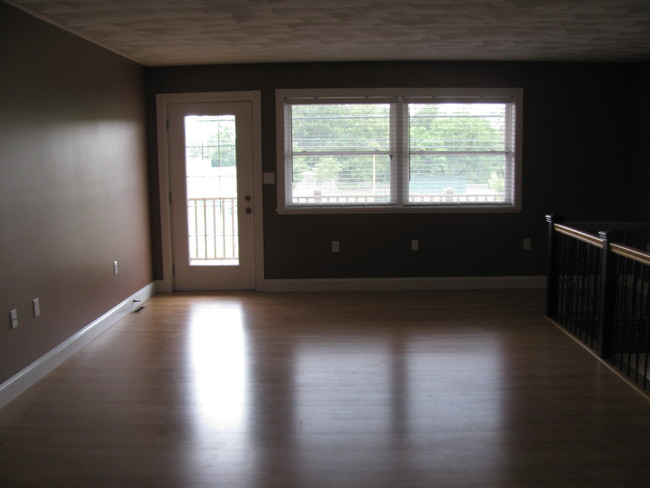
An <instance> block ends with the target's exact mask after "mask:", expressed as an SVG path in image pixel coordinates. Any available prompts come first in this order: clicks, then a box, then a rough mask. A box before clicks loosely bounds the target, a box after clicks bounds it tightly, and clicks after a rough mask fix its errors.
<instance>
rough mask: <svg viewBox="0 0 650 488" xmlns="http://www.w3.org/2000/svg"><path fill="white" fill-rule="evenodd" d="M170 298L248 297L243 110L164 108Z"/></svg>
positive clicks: (244, 106) (248, 138)
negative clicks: (177, 294)
mask: <svg viewBox="0 0 650 488" xmlns="http://www.w3.org/2000/svg"><path fill="white" fill-rule="evenodd" d="M168 123H169V132H168V137H169V165H170V167H169V174H170V190H171V209H170V211H171V226H172V259H173V268H174V289H175V290H252V289H255V235H254V234H255V224H254V216H253V209H254V205H253V204H254V201H253V198H254V196H255V195H254V194H253V190H254V185H253V126H252V123H253V122H252V104H251V103H250V102H209V103H173V104H170V105H169V106H168Z"/></svg>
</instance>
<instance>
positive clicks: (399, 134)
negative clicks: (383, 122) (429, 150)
mask: <svg viewBox="0 0 650 488" xmlns="http://www.w3.org/2000/svg"><path fill="white" fill-rule="evenodd" d="M390 114H391V117H390V119H391V131H390V135H391V141H390V147H391V202H392V203H394V204H396V205H397V206H398V207H402V206H404V202H405V196H406V195H408V104H406V103H403V101H402V98H401V97H400V99H399V100H398V101H397V102H396V103H393V104H391V111H390Z"/></svg>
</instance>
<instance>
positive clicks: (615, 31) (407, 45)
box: [7, 0, 650, 66]
mask: <svg viewBox="0 0 650 488" xmlns="http://www.w3.org/2000/svg"><path fill="white" fill-rule="evenodd" d="M7 3H10V4H12V5H14V6H16V7H19V8H21V9H23V10H25V11H27V12H29V13H31V14H33V15H35V16H36V17H39V18H41V19H43V20H46V21H48V22H50V23H52V24H54V25H56V26H59V27H61V28H63V29H65V30H68V31H70V32H72V33H74V34H76V35H78V36H80V37H83V38H85V39H87V40H89V41H92V42H94V43H96V44H99V45H100V46H103V47H105V48H107V49H109V50H111V51H114V52H116V53H119V54H121V55H123V56H125V57H127V58H130V59H132V60H134V61H136V62H138V63H141V64H143V65H145V66H173V65H189V64H216V63H258V62H296V61H374V60H460V61H463V60H473V61H474V60H475V61H483V60H485V61H497V60H500V61H645V60H648V59H650V0H490V1H485V0H398V1H391V0H11V1H8V2H7Z"/></svg>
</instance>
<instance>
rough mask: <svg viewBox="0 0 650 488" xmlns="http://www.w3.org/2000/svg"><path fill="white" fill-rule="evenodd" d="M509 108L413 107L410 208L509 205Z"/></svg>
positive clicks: (475, 105) (482, 105) (486, 105)
mask: <svg viewBox="0 0 650 488" xmlns="http://www.w3.org/2000/svg"><path fill="white" fill-rule="evenodd" d="M510 107H511V104H507V103H425V104H422V103H412V104H409V106H408V109H409V121H408V124H409V162H408V164H409V184H408V188H409V191H408V202H410V203H419V202H425V201H433V202H435V201H444V202H445V203H472V202H493V203H507V202H508V201H509V195H512V192H511V191H508V192H507V191H506V186H508V185H512V182H513V181H514V179H513V174H512V172H513V171H514V164H513V163H514V161H513V159H512V158H513V156H514V154H513V152H512V148H511V147H509V141H510V140H511V138H509V137H508V135H507V133H508V132H509V129H510V128H509V126H508V120H509V117H508V111H509V110H510Z"/></svg>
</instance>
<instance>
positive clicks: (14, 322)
mask: <svg viewBox="0 0 650 488" xmlns="http://www.w3.org/2000/svg"><path fill="white" fill-rule="evenodd" d="M9 319H10V321H11V328H12V329H15V328H16V327H18V310H16V309H15V308H14V309H13V310H11V311H10V312H9Z"/></svg>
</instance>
